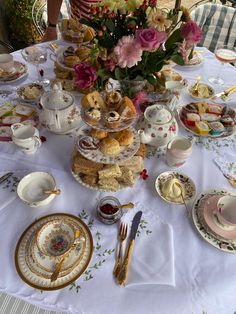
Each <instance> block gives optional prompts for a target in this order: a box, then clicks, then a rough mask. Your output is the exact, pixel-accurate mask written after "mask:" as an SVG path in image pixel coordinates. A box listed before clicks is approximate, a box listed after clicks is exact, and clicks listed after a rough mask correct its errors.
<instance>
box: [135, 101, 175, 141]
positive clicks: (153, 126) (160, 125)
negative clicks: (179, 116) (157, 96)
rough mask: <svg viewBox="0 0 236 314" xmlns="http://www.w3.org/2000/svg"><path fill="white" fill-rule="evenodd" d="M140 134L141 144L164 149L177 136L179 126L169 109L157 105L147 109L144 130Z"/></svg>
mask: <svg viewBox="0 0 236 314" xmlns="http://www.w3.org/2000/svg"><path fill="white" fill-rule="evenodd" d="M138 132H139V134H140V140H141V143H144V144H149V145H151V146H155V147H163V146H166V145H167V144H168V143H169V141H170V140H172V139H173V138H174V137H175V136H176V135H177V133H178V124H177V121H176V120H175V118H174V116H173V114H172V112H171V111H170V110H169V109H166V108H164V106H162V105H157V104H155V105H152V106H149V107H147V108H146V110H145V112H144V125H143V129H140V130H139V131H138Z"/></svg>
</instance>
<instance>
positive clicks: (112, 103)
mask: <svg viewBox="0 0 236 314" xmlns="http://www.w3.org/2000/svg"><path fill="white" fill-rule="evenodd" d="M121 100H122V96H121V94H120V93H119V92H117V91H112V92H111V93H109V94H108V95H107V96H106V103H107V108H108V109H110V110H117V109H118V108H119V106H120V102H121Z"/></svg>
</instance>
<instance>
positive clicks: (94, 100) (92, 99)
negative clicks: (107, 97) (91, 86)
mask: <svg viewBox="0 0 236 314" xmlns="http://www.w3.org/2000/svg"><path fill="white" fill-rule="evenodd" d="M81 105H82V107H83V108H85V109H89V108H101V109H102V110H106V106H105V102H104V100H103V98H102V96H101V95H100V94H99V92H97V91H94V92H92V93H89V94H87V95H86V96H84V97H83V98H82V100H81Z"/></svg>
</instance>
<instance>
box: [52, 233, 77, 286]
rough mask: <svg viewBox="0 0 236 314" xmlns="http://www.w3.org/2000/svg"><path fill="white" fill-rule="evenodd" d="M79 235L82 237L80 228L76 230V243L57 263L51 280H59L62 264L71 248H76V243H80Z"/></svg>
mask: <svg viewBox="0 0 236 314" xmlns="http://www.w3.org/2000/svg"><path fill="white" fill-rule="evenodd" d="M79 237H80V230H76V231H75V240H74V243H73V244H72V245H71V247H70V248H69V250H68V251H66V252H65V253H64V254H62V258H61V260H60V262H58V263H57V264H56V267H55V270H54V272H53V273H52V275H51V277H50V279H51V282H53V281H55V280H57V278H58V276H59V274H60V271H61V268H62V265H63V263H64V261H65V259H66V258H67V257H68V256H69V254H70V252H71V250H72V249H73V248H75V247H76V245H77V244H78V240H79Z"/></svg>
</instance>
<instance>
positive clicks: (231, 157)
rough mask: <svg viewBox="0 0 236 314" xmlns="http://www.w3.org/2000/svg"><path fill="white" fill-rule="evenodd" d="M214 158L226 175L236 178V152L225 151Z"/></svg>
mask: <svg viewBox="0 0 236 314" xmlns="http://www.w3.org/2000/svg"><path fill="white" fill-rule="evenodd" d="M214 160H215V163H216V164H217V166H218V167H219V168H220V170H221V171H222V173H223V174H224V175H225V176H227V177H228V178H230V179H235V180H236V154H233V153H225V154H224V155H222V156H219V157H216V158H215V159H214Z"/></svg>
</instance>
